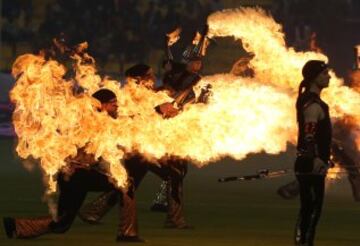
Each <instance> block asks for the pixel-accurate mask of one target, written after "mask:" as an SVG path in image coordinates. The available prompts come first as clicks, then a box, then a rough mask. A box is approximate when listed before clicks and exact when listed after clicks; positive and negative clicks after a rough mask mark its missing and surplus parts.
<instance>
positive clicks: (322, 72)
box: [295, 60, 332, 245]
mask: <svg viewBox="0 0 360 246" xmlns="http://www.w3.org/2000/svg"><path fill="white" fill-rule="evenodd" d="M302 74H303V78H304V79H303V81H302V82H301V84H300V87H299V96H298V99H297V102H296V111H297V122H298V127H299V134H298V145H297V150H298V156H297V158H296V161H295V173H296V178H297V180H298V182H299V187H300V203H301V204H300V205H301V207H300V212H299V216H298V221H297V224H296V230H295V244H296V245H313V242H314V237H315V229H316V225H317V223H318V221H319V218H320V215H321V209H322V205H323V198H324V188H325V187H324V186H325V184H324V181H325V175H326V172H327V169H328V167H329V164H328V161H329V159H330V146H331V136H332V134H331V131H332V129H331V122H330V116H329V108H328V105H327V104H326V103H325V102H324V101H322V100H321V98H320V93H321V91H322V89H324V88H326V87H328V85H329V80H330V76H329V73H328V66H327V64H325V63H324V62H323V61H319V60H310V61H308V62H307V63H306V64H305V65H304V67H303V69H302Z"/></svg>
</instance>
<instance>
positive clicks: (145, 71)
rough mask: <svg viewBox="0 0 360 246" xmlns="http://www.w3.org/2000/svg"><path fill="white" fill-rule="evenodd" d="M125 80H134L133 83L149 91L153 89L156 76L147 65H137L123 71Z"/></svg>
mask: <svg viewBox="0 0 360 246" xmlns="http://www.w3.org/2000/svg"><path fill="white" fill-rule="evenodd" d="M125 76H126V78H131V79H133V80H135V83H137V84H139V85H142V86H144V87H145V88H148V89H150V90H153V89H154V88H155V83H156V76H155V74H154V71H153V70H152V68H151V67H149V66H148V65H145V64H142V63H139V64H136V65H134V66H132V67H130V68H128V69H127V70H126V71H125Z"/></svg>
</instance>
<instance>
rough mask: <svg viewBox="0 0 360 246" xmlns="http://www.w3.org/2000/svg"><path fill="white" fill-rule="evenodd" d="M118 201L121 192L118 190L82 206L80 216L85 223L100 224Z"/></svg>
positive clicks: (105, 193) (108, 192)
mask: <svg viewBox="0 0 360 246" xmlns="http://www.w3.org/2000/svg"><path fill="white" fill-rule="evenodd" d="M118 201H119V192H118V191H117V190H112V191H107V192H104V193H102V194H100V195H99V196H98V197H97V198H95V199H94V200H93V201H91V202H89V203H87V204H85V205H84V206H82V207H81V209H80V211H79V213H78V216H79V218H80V219H82V220H83V221H84V222H87V223H89V224H98V223H100V220H101V219H102V218H103V217H104V216H105V214H107V213H108V212H109V211H110V209H111V208H112V207H114V206H115V204H116V203H118Z"/></svg>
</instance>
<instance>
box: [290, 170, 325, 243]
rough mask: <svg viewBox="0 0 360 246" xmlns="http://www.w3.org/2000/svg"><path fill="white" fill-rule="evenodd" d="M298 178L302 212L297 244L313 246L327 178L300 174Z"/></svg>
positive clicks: (296, 234)
mask: <svg viewBox="0 0 360 246" xmlns="http://www.w3.org/2000/svg"><path fill="white" fill-rule="evenodd" d="M296 178H297V180H298V182H299V189H300V212H299V217H298V222H297V226H296V233H295V242H296V243H309V245H312V243H313V240H314V237H315V230H316V225H317V223H318V221H319V219H320V215H321V210H322V206H323V200H324V190H325V176H323V175H311V174H298V175H296Z"/></svg>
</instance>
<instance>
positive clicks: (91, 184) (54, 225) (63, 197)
mask: <svg viewBox="0 0 360 246" xmlns="http://www.w3.org/2000/svg"><path fill="white" fill-rule="evenodd" d="M58 185H59V198H58V204H57V205H58V217H57V219H56V220H55V221H54V220H53V219H52V217H51V216H43V217H36V218H15V233H16V237H17V238H33V237H38V236H40V235H42V234H44V233H49V232H54V233H64V232H66V231H67V230H68V229H70V227H71V225H72V223H73V221H74V219H75V216H76V215H77V213H78V210H79V209H80V207H81V205H82V203H83V202H84V199H85V197H86V194H87V192H88V191H113V192H116V195H119V196H120V195H121V192H120V190H117V189H116V188H115V186H114V185H113V184H112V183H110V182H109V181H108V178H107V176H106V175H104V174H102V173H99V172H98V171H96V170H89V169H77V170H76V171H75V172H74V174H72V175H71V176H70V177H66V176H65V175H64V174H62V173H60V174H59V176H58Z"/></svg>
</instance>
